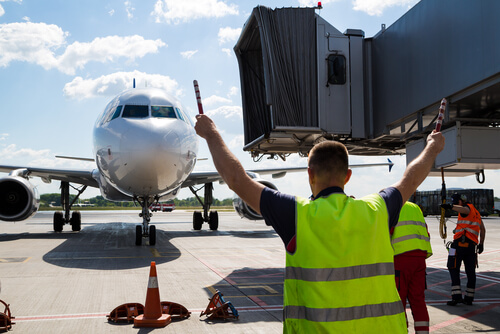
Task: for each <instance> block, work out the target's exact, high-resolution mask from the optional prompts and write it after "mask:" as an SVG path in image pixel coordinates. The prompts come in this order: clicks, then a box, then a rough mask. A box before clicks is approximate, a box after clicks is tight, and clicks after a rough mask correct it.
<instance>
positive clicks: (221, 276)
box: [195, 256, 237, 285]
mask: <svg viewBox="0 0 500 334" xmlns="http://www.w3.org/2000/svg"><path fill="white" fill-rule="evenodd" d="M195 258H196V259H197V260H198V261H200V262H201V263H203V264H204V265H205V266H206V267H207V268H208V269H210V270H212V271H213V272H214V273H216V274H217V275H218V276H219V277H220V278H222V279H223V280H224V281H226V282H228V283H229V284H231V285H237V284H236V282H235V281H233V280H232V279H230V278H229V277H227V276H226V275H224V274H222V273H221V272H220V271H218V270H217V269H215V268H214V267H212V266H211V265H209V264H208V263H207V262H205V261H203V260H202V259H200V258H198V257H196V256H195Z"/></svg>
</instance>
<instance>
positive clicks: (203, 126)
mask: <svg viewBox="0 0 500 334" xmlns="http://www.w3.org/2000/svg"><path fill="white" fill-rule="evenodd" d="M194 129H195V130H196V133H197V134H198V136H200V137H202V138H205V139H207V138H209V137H210V136H211V135H213V134H214V133H217V128H216V126H215V123H214V121H212V119H211V118H210V117H208V116H207V115H196V125H195V126H194Z"/></svg>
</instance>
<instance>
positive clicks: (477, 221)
mask: <svg viewBox="0 0 500 334" xmlns="http://www.w3.org/2000/svg"><path fill="white" fill-rule="evenodd" d="M466 205H467V206H468V207H469V209H470V212H469V214H468V215H467V216H466V217H464V216H462V214H461V213H459V214H458V222H457V228H456V229H455V230H453V233H455V235H454V236H453V240H456V239H458V238H460V237H461V236H462V235H464V234H465V236H466V237H467V238H469V239H470V240H472V241H473V242H475V243H476V244H478V243H479V232H480V231H481V224H482V221H481V214H480V213H479V211H477V209H476V208H475V207H474V206H473V205H472V204H469V203H468V204H466Z"/></svg>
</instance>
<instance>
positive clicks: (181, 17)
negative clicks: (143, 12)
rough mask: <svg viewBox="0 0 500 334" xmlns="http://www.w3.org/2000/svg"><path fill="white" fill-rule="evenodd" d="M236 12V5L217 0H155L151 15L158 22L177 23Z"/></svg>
mask: <svg viewBox="0 0 500 334" xmlns="http://www.w3.org/2000/svg"><path fill="white" fill-rule="evenodd" d="M238 13H239V12H238V6H237V5H235V4H230V5H227V4H226V3H225V2H223V1H217V0H191V1H178V0H157V1H156V4H155V6H154V10H153V12H152V13H151V15H153V16H154V17H155V21H156V22H158V23H160V22H166V23H168V24H179V23H181V22H189V21H192V20H197V19H201V18H212V17H216V18H219V17H224V16H226V15H238Z"/></svg>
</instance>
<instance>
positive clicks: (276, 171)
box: [182, 159, 394, 188]
mask: <svg viewBox="0 0 500 334" xmlns="http://www.w3.org/2000/svg"><path fill="white" fill-rule="evenodd" d="M377 166H389V172H390V171H391V169H392V167H393V166H394V163H393V162H392V161H391V160H389V159H387V162H380V163H372V164H354V165H349V168H362V167H377ZM305 171H307V167H289V168H267V169H251V170H247V173H248V174H249V175H251V176H252V174H259V175H269V174H270V175H271V177H272V178H273V179H277V178H280V177H283V176H285V175H286V173H293V172H305ZM222 181H223V180H222V178H221V177H220V175H219V173H217V172H215V171H214V172H192V173H191V174H190V175H189V176H188V178H187V179H186V181H184V183H183V184H182V188H185V187H192V186H195V185H198V184H204V183H209V182H222Z"/></svg>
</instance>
